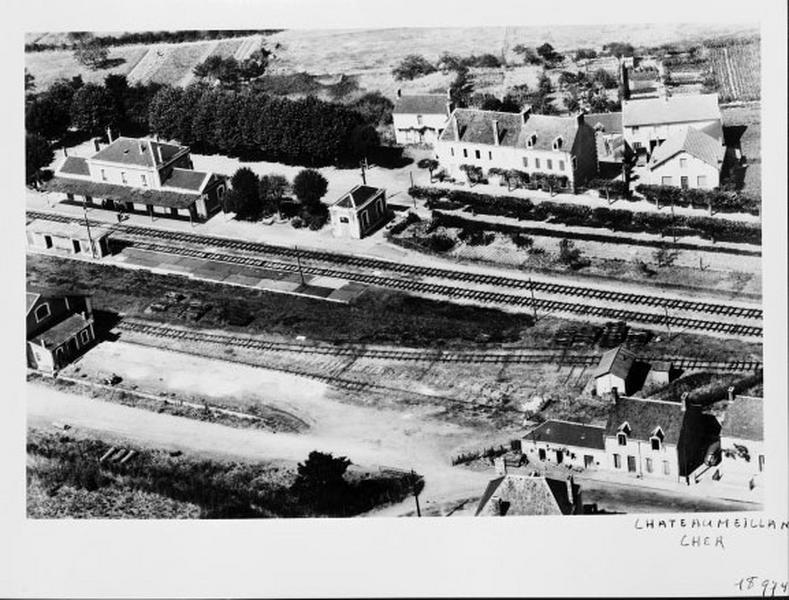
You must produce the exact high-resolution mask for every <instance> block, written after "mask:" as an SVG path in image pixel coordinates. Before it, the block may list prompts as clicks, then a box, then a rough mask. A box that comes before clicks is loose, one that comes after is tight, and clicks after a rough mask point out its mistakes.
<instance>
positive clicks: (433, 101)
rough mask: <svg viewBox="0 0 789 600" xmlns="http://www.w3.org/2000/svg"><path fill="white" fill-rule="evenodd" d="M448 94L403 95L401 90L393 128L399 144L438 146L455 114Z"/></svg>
mask: <svg viewBox="0 0 789 600" xmlns="http://www.w3.org/2000/svg"><path fill="white" fill-rule="evenodd" d="M452 108H453V106H452V100H451V99H450V97H449V91H447V93H446V94H408V95H406V94H403V93H401V91H400V90H397V101H396V102H395V105H394V109H392V126H393V127H394V131H395V141H396V142H397V143H398V144H404V145H405V144H434V143H435V141H436V140H437V139H438V136H440V135H441V132H443V131H444V128H445V127H446V125H447V119H448V118H449V115H450V114H451V112H452Z"/></svg>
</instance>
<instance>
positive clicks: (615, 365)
mask: <svg viewBox="0 0 789 600" xmlns="http://www.w3.org/2000/svg"><path fill="white" fill-rule="evenodd" d="M635 361H636V355H635V354H633V353H632V352H630V351H629V350H626V349H625V348H624V347H623V346H618V347H616V348H612V349H611V350H608V351H607V352H606V353H604V354H603V356H602V358H601V359H600V363H599V364H598V365H597V368H596V369H595V370H594V374H593V375H594V381H595V389H596V390H597V394H598V395H599V396H602V395H604V394H610V393H612V391H613V389H614V388H616V390H617V393H619V394H624V395H628V394H630V393H631V392H632V387H633V364H634V363H635Z"/></svg>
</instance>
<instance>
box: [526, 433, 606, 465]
mask: <svg viewBox="0 0 789 600" xmlns="http://www.w3.org/2000/svg"><path fill="white" fill-rule="evenodd" d="M540 449H543V450H545V461H540V458H539V456H540V454H539V450H540ZM557 450H558V451H560V452H562V454H563V456H562V462H561V464H563V465H571V466H573V467H584V455H589V456H591V457H592V458H593V460H594V463H593V464H592V466H591V467H589V468H590V469H605V468H606V455H605V450H599V449H596V448H582V447H580V446H568V445H566V444H550V443H548V442H544V441H532V440H529V439H523V440H521V452H522V453H523V454H524V455H526V457H527V458H528V459H529V462H530V463H536V464H539V463H540V462H544V463H547V464H551V465H556V464H557V462H556V451H557Z"/></svg>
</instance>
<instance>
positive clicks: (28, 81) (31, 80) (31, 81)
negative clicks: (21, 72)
mask: <svg viewBox="0 0 789 600" xmlns="http://www.w3.org/2000/svg"><path fill="white" fill-rule="evenodd" d="M35 89H36V78H35V77H33V75H31V74H30V71H28V70H27V68H25V93H26V94H27V93H32V92H33V90H35Z"/></svg>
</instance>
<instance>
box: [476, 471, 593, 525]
mask: <svg viewBox="0 0 789 600" xmlns="http://www.w3.org/2000/svg"><path fill="white" fill-rule="evenodd" d="M572 485H573V490H574V491H575V493H576V494H577V493H578V489H579V488H578V485H576V484H572ZM567 491H568V490H567V483H566V482H564V481H559V480H557V479H548V478H547V477H538V476H531V475H510V474H508V475H504V476H502V477H497V478H496V479H493V480H492V481H490V483H488V487H487V489H486V490H485V493H484V494H483V495H482V498H481V499H480V501H479V505H478V506H477V512H476V515H475V516H487V517H491V516H521V515H568V514H570V513H572V512H573V507H572V499H571V498H570V496H569V494H568V493H567ZM497 500H498V501H500V502H501V504H500V505H499V503H498V501H497Z"/></svg>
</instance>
